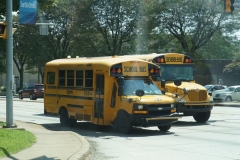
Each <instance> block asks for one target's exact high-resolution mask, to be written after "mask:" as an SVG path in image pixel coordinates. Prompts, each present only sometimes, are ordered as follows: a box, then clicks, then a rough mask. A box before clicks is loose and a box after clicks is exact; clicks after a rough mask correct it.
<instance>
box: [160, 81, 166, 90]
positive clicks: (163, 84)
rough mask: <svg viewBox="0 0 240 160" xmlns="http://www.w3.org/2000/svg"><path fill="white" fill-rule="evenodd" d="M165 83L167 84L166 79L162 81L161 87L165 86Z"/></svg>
mask: <svg viewBox="0 0 240 160" xmlns="http://www.w3.org/2000/svg"><path fill="white" fill-rule="evenodd" d="M165 84H166V81H165V80H162V81H161V88H165Z"/></svg>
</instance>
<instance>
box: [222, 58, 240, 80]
mask: <svg viewBox="0 0 240 160" xmlns="http://www.w3.org/2000/svg"><path fill="white" fill-rule="evenodd" d="M223 73H225V74H229V75H233V76H235V78H240V62H238V61H233V62H232V63H230V64H228V65H226V66H225V68H224V69H223Z"/></svg>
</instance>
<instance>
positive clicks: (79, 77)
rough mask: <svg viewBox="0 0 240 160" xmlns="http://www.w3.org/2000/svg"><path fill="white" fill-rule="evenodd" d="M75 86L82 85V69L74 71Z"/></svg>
mask: <svg viewBox="0 0 240 160" xmlns="http://www.w3.org/2000/svg"><path fill="white" fill-rule="evenodd" d="M76 86H81V87H82V86H83V71H81V70H79V71H76Z"/></svg>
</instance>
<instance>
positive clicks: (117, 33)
mask: <svg viewBox="0 0 240 160" xmlns="http://www.w3.org/2000/svg"><path fill="white" fill-rule="evenodd" d="M139 2H140V1H139V0H132V1H128V0H102V1H99V0H80V1H77V4H76V7H75V9H76V10H75V12H76V16H77V17H76V19H75V23H74V28H75V29H74V32H75V33H76V34H79V35H81V34H82V33H83V32H84V31H87V33H90V32H91V31H93V33H94V36H90V37H89V38H88V39H87V40H89V46H91V45H92V47H94V48H97V47H98V46H99V45H98V42H97V39H96V38H97V37H99V33H100V34H101V36H102V38H101V39H100V43H102V42H104V44H105V45H104V46H105V47H106V48H105V49H103V48H100V51H105V55H117V54H123V53H122V49H123V46H124V47H125V49H126V48H131V47H129V46H128V45H124V44H125V43H129V42H131V41H133V40H134V39H133V38H134V34H135V31H136V25H137V22H138V20H139V14H138V11H139V6H140V3H139ZM77 31H79V32H77ZM84 35H85V36H88V35H90V34H84ZM75 38H76V36H75ZM129 44H131V43H129ZM98 53H101V52H98Z"/></svg>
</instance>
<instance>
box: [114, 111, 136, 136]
mask: <svg viewBox="0 0 240 160" xmlns="http://www.w3.org/2000/svg"><path fill="white" fill-rule="evenodd" d="M117 129H118V131H119V132H121V133H129V132H130V131H131V129H132V125H131V122H130V120H129V117H128V115H127V113H126V112H124V111H120V112H119V113H118V116H117Z"/></svg>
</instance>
